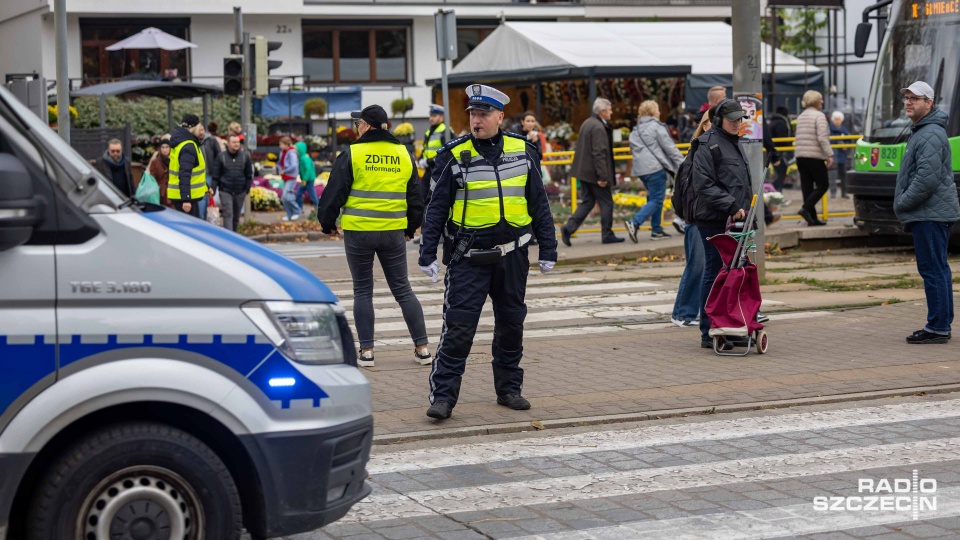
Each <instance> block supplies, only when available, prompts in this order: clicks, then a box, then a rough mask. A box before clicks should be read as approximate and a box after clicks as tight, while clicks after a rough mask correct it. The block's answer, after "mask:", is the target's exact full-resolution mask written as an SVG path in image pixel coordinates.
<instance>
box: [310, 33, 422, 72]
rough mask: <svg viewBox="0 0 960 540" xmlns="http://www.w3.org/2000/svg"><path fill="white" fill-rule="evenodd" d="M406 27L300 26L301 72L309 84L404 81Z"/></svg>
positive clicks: (406, 53) (406, 47)
mask: <svg viewBox="0 0 960 540" xmlns="http://www.w3.org/2000/svg"><path fill="white" fill-rule="evenodd" d="M407 35H408V31H407V28H406V27H387V26H384V27H379V28H373V29H371V28H369V27H367V28H349V27H347V28H344V27H338V28H332V27H324V26H319V25H313V24H306V23H305V24H304V25H303V73H304V76H305V77H306V79H307V81H308V82H311V83H340V82H344V83H352V82H364V83H365V82H406V81H407V80H408V79H409V77H408V75H407V71H408V70H407V57H408V56H409V54H408V46H407V44H408V41H409V40H408V38H407Z"/></svg>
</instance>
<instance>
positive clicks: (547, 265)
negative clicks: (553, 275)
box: [537, 261, 557, 274]
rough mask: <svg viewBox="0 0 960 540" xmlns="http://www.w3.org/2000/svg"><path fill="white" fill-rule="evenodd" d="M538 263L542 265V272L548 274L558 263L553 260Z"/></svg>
mask: <svg viewBox="0 0 960 540" xmlns="http://www.w3.org/2000/svg"><path fill="white" fill-rule="evenodd" d="M537 264H539V265H540V273H541V274H546V273H547V272H550V271H552V270H553V265H555V264H557V263H555V262H553V261H537Z"/></svg>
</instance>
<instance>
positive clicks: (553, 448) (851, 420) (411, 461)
mask: <svg viewBox="0 0 960 540" xmlns="http://www.w3.org/2000/svg"><path fill="white" fill-rule="evenodd" d="M954 417H960V400H949V401H936V402H924V403H896V404H891V405H880V406H875V407H860V408H854V409H838V410H834V411H812V412H802V413H789V414H777V415H773V416H753V417H746V418H731V419H724V420H710V421H704V422H693V423H681V424H670V425H652V426H642V427H639V428H634V429H628V430H622V429H618V430H602V431H589V432H584V433H577V434H571V435H555V436H547V437H539V438H536V439H530V440H521V441H499V442H495V443H475V444H463V445H456V446H450V447H447V448H445V449H444V452H442V453H440V452H437V451H436V449H416V450H405V451H399V452H386V453H382V454H375V455H374V456H373V457H372V458H371V460H370V463H369V464H368V465H367V471H369V472H370V474H389V473H397V472H403V471H412V470H423V469H427V468H442V467H454V466H462V465H481V464H486V463H492V462H496V461H507V460H521V459H533V458H545V457H555V456H563V455H574V454H579V453H582V452H584V451H590V452H615V451H618V450H624V449H629V448H648V447H653V446H661V445H667V444H684V443H688V442H693V441H719V440H729V439H738V438H744V437H754V436H759V435H772V434H780V433H796V432H802V431H817V430H826V429H836V428H849V427H859V426H872V425H881V424H888V423H895V422H919V421H921V420H935V419H942V418H954Z"/></svg>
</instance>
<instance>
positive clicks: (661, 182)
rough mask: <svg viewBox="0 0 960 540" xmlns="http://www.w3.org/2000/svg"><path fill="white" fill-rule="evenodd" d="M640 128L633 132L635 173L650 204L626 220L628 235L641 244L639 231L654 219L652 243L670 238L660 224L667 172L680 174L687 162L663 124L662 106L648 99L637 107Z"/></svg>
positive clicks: (651, 235) (652, 223)
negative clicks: (680, 169) (645, 222)
mask: <svg viewBox="0 0 960 540" xmlns="http://www.w3.org/2000/svg"><path fill="white" fill-rule="evenodd" d="M637 113H638V114H639V118H638V119H637V125H636V126H635V127H634V128H633V131H631V132H630V150H631V151H632V152H633V171H632V174H633V175H634V176H636V177H638V178H640V181H641V182H643V186H644V188H645V189H646V190H647V202H646V203H645V204H644V205H643V206H642V207H640V210H638V211H637V213H636V214H635V215H634V216H633V219H631V220H629V221H626V222H625V224H626V226H627V234H628V235H629V236H630V240H633V243H637V229H639V228H640V226H641V225H643V222H644V221H646V220H647V219H649V220H650V227H651V229H652V231H651V233H650V239H651V240H660V239H663V238H670V235H669V234H667V233H666V231H664V230H663V227H662V226H661V225H660V217H661V214H662V213H663V198H664V197H665V196H666V193H667V173H668V172H669V173H670V175H671V176H673V175H676V174H677V169H678V168H680V164H681V163H683V155H682V154H680V151H679V150H677V144H676V143H675V142H674V141H673V138H671V137H670V133H669V132H668V131H667V126H666V125H664V124H663V122H661V121H660V105H659V104H658V103H657V102H656V101H653V100H647V101H644V102H643V103H641V104H640V106H639V107H638V108H637Z"/></svg>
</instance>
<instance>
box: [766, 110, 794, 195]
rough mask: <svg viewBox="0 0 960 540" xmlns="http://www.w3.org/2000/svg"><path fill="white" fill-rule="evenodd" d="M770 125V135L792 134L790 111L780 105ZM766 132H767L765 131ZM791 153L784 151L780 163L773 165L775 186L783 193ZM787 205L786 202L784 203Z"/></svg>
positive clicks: (787, 135)
mask: <svg viewBox="0 0 960 540" xmlns="http://www.w3.org/2000/svg"><path fill="white" fill-rule="evenodd" d="M768 125H769V126H770V137H771V138H773V139H779V138H784V137H789V136H790V111H788V110H787V108H786V107H784V106H783V105H780V106H778V107H777V109H776V112H774V113H773V115H771V117H770V120H769V122H768ZM764 134H766V133H764ZM789 154H790V153H789V152H784V153H782V154H781V155H780V161H779V163H776V164H774V166H773V174H774V176H773V188H774V189H776V190H777V191H779V192H781V193H783V184H784V183H785V182H786V180H787V160H788V159H790V155H789ZM784 205H786V203H784Z"/></svg>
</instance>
